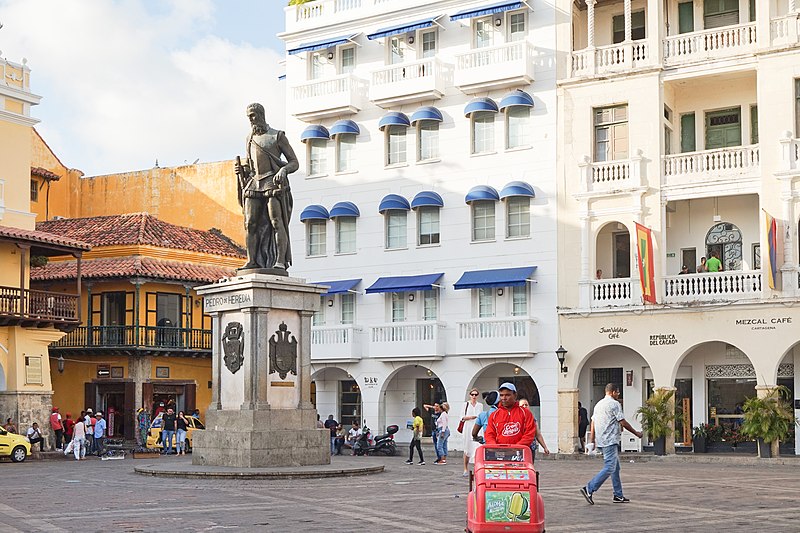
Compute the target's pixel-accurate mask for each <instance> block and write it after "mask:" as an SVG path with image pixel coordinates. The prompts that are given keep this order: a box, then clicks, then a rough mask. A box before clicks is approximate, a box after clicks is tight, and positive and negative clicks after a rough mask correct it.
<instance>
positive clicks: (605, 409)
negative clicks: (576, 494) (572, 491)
mask: <svg viewBox="0 0 800 533" xmlns="http://www.w3.org/2000/svg"><path fill="white" fill-rule="evenodd" d="M622 428H625V429H627V430H628V431H630V432H631V433H633V434H634V435H636V436H637V437H639V438H640V439H641V438H642V432H641V431H636V430H635V429H633V428H632V427H631V425H630V424H628V421H627V420H625V414H624V413H623V412H622V406H621V405H620V404H619V387H618V386H617V385H615V384H614V383H609V384H608V385H606V396H605V398H603V399H602V400H600V401H599V402H597V405H595V406H594V413H593V414H592V428H591V429H590V430H589V442H591V443H593V444H595V445H596V446H597V448H598V449H599V450H601V451H602V452H603V463H604V464H603V469H602V470H600V472H598V473H597V475H596V476H594V479H592V480H591V481H590V482H589V484H588V485H586V486H585V487H581V494H583V497H584V498H586V502H587V503H589V504H590V505H594V500H593V499H592V495H593V494H594V493H595V492H597V491H598V490H599V489H600V486H601V485H602V484H603V483H604V482H605V480H606V479H608V477H609V476H611V484H612V485H613V487H614V499H613V500H612V501H613V502H614V503H627V502H629V501H630V500H629V499H628V498H626V497H625V496H624V495H623V494H622V481H621V480H620V478H619V442H620V437H621V436H622Z"/></svg>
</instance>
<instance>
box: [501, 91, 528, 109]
mask: <svg viewBox="0 0 800 533" xmlns="http://www.w3.org/2000/svg"><path fill="white" fill-rule="evenodd" d="M515 105H518V106H523V107H533V97H532V96H531V95H529V94H528V93H526V92H525V91H521V90H519V89H517V90H516V91H511V92H510V93H508V94H507V95H505V96H504V97H503V98H502V99H501V100H500V111H502V110H503V109H505V108H507V107H511V106H515Z"/></svg>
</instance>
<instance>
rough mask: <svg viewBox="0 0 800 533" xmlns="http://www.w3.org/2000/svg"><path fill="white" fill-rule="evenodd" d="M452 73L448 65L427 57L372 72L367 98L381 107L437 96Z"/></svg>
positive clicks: (442, 94) (439, 95) (441, 93)
mask: <svg viewBox="0 0 800 533" xmlns="http://www.w3.org/2000/svg"><path fill="white" fill-rule="evenodd" d="M451 77H452V67H451V66H450V65H447V64H445V63H442V62H441V61H440V60H439V59H437V58H434V57H429V58H426V59H421V60H419V61H409V62H407V63H398V64H396V65H390V66H388V67H384V68H381V69H378V70H375V71H373V72H372V83H371V84H370V87H369V99H370V100H372V101H373V102H374V103H375V104H377V105H379V106H381V107H387V108H388V107H393V106H397V105H403V104H411V103H414V102H422V101H429V100H438V99H439V98H441V97H442V96H444V91H445V88H446V87H447V86H448V85H449V79H450V78H451Z"/></svg>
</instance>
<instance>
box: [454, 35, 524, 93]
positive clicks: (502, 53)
mask: <svg viewBox="0 0 800 533" xmlns="http://www.w3.org/2000/svg"><path fill="white" fill-rule="evenodd" d="M534 55H535V54H534V48H533V45H531V44H530V43H529V42H527V41H517V42H512V43H505V44H501V45H498V46H488V47H485V48H476V49H474V50H470V51H469V52H467V53H464V54H458V55H456V69H455V74H454V75H453V84H454V85H455V86H456V87H458V88H459V89H460V90H461V91H462V92H464V93H467V94H471V93H476V92H485V91H488V90H492V89H502V88H507V87H520V86H524V85H528V84H529V83H531V82H533V80H534V59H535V57H534Z"/></svg>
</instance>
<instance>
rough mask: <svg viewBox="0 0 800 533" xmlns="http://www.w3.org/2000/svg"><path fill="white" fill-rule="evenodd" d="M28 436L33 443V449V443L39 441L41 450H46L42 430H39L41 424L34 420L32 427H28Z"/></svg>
mask: <svg viewBox="0 0 800 533" xmlns="http://www.w3.org/2000/svg"><path fill="white" fill-rule="evenodd" d="M26 436H27V437H28V441H30V443H31V451H33V445H34V444H36V443H37V442H38V443H39V451H40V452H43V451H44V439H43V438H42V432H41V431H39V424H37V423H36V422H34V423H33V424H32V425H31V427H29V428H28V431H27V433H26Z"/></svg>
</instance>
